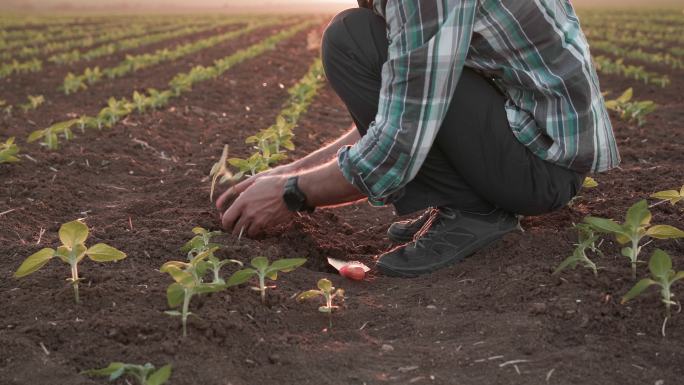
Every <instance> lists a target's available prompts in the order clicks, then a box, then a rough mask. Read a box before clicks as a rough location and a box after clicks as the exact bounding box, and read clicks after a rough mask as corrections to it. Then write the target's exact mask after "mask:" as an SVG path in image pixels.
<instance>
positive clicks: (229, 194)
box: [216, 164, 294, 212]
mask: <svg viewBox="0 0 684 385" xmlns="http://www.w3.org/2000/svg"><path fill="white" fill-rule="evenodd" d="M293 172H294V170H293V169H292V168H291V167H290V164H286V165H282V166H278V167H275V168H272V169H270V170H267V171H264V172H260V173H258V174H256V175H254V176H250V177H249V178H247V179H245V180H243V181H242V182H240V183H238V184H236V185H235V186H232V187H230V188H229V189H228V190H226V191H224V192H223V194H221V196H220V197H219V198H218V199H217V200H216V208H217V209H218V210H219V211H221V212H223V210H225V209H226V208H227V207H228V205H227V204H230V202H231V201H232V200H233V199H235V198H237V197H238V196H239V195H240V194H242V192H243V191H245V190H247V189H248V188H249V187H250V186H251V185H253V184H254V182H256V181H257V180H259V179H261V178H265V177H268V176H276V175H287V174H291V173H293Z"/></svg>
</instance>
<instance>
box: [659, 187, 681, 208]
mask: <svg viewBox="0 0 684 385" xmlns="http://www.w3.org/2000/svg"><path fill="white" fill-rule="evenodd" d="M651 198H655V199H660V202H658V203H655V204H652V205H651V207H653V206H656V205H659V204H663V203H665V202H670V204H672V205H673V206H674V205H676V204H677V203H679V202H682V201H684V185H682V188H681V189H680V190H679V191H677V190H665V191H658V192H657V193H654V194H651Z"/></svg>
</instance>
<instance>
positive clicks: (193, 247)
mask: <svg viewBox="0 0 684 385" xmlns="http://www.w3.org/2000/svg"><path fill="white" fill-rule="evenodd" d="M192 232H193V233H194V234H195V236H194V237H193V238H192V239H191V240H189V241H188V242H187V243H186V244H185V245H184V246H183V247H182V248H181V251H182V252H184V253H187V254H188V260H192V259H193V258H194V257H196V256H197V255H199V254H201V253H204V252H209V255H208V256H207V259H206V262H207V264H208V265H209V268H210V269H211V271H212V272H213V277H214V279H213V281H212V282H211V283H213V284H219V285H223V284H225V281H224V280H223V278H221V268H223V266H225V265H227V264H229V263H235V264H237V265H240V267H242V262H240V261H238V260H235V259H224V260H220V259H218V258H217V257H216V256H215V255H214V252H216V250H218V249H219V247H220V246H221V245H219V244H218V243H212V242H211V238H212V237H214V236H216V235H219V234H221V232H220V231H209V230H207V229H204V228H202V227H195V228H194V229H192Z"/></svg>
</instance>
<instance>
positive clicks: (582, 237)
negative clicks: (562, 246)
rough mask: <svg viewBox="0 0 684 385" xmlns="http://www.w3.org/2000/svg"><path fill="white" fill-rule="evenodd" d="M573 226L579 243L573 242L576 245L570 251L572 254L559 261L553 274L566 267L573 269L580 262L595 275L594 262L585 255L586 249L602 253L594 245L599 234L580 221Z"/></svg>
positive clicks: (596, 272)
mask: <svg viewBox="0 0 684 385" xmlns="http://www.w3.org/2000/svg"><path fill="white" fill-rule="evenodd" d="M575 228H576V229H577V232H578V235H579V243H576V244H575V246H577V247H576V248H575V250H574V251H573V252H572V255H571V256H569V257H567V258H566V259H565V260H564V261H563V262H561V264H560V265H558V267H557V268H556V270H555V271H554V272H553V274H558V273H560V272H561V271H563V270H565V269H566V268H568V267H571V268H573V269H574V268H576V267H577V265H578V264H581V265H582V266H584V267H586V268H588V269H591V271H593V272H594V276H596V275H597V274H598V271H597V268H596V264H595V263H594V262H593V261H592V260H591V259H589V257H588V256H587V250H591V251H593V252H594V253H598V254H600V255H603V253H601V250H599V249H598V247H597V246H596V241H598V239H599V236H598V235H597V234H596V233H595V232H594V230H593V229H592V228H591V226H589V225H588V224H585V223H580V224H578V225H575Z"/></svg>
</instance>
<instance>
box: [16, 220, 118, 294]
mask: <svg viewBox="0 0 684 385" xmlns="http://www.w3.org/2000/svg"><path fill="white" fill-rule="evenodd" d="M88 233H89V232H88V226H86V225H85V224H83V223H82V222H79V221H72V222H69V223H65V224H63V225H62V226H61V227H60V228H59V240H60V241H61V242H62V245H61V246H59V247H58V248H57V250H54V249H51V248H44V249H42V250H40V251H38V252H37V253H35V254H33V255H31V256H30V257H28V258H26V260H24V262H23V263H22V264H21V266H19V269H18V270H17V271H16V273H14V277H15V278H21V277H25V276H27V275H29V274H32V273H35V272H36V271H38V270H39V269H40V268H41V267H43V266H44V265H45V264H46V263H48V262H49V261H50V259H52V258H53V257H58V258H59V259H60V260H62V262H64V263H66V264H68V265H69V266H71V278H69V279H67V280H68V281H69V282H71V284H72V286H73V287H74V298H75V299H76V303H78V302H79V296H78V282H79V281H80V280H81V278H79V276H78V263H79V262H81V261H82V260H83V258H85V256H86V255H87V256H88V257H89V258H90V259H92V260H93V261H95V262H110V261H118V260H121V259H124V258H126V254H124V253H123V252H121V251H119V250H117V249H115V248H113V247H111V246H109V245H107V244H104V243H98V244H96V245H95V246H92V247H90V248H88V247H86V245H85V241H86V239H87V238H88Z"/></svg>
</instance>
